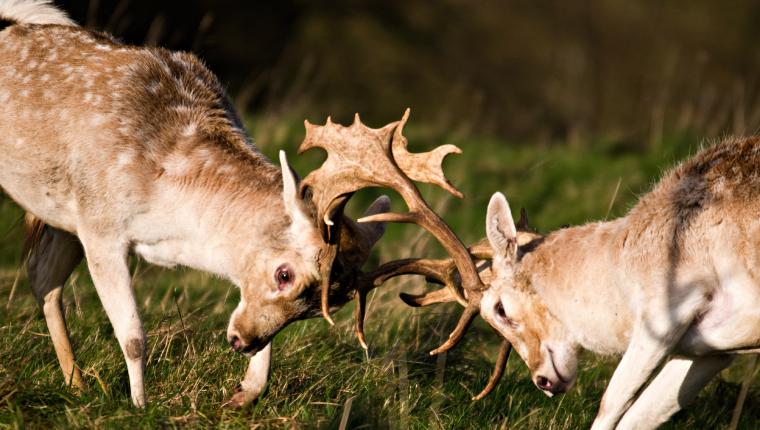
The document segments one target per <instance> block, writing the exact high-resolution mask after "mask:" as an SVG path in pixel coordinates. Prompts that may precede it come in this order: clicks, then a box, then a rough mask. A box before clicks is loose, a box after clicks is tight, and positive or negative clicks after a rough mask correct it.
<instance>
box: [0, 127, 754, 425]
mask: <svg viewBox="0 0 760 430" xmlns="http://www.w3.org/2000/svg"><path fill="white" fill-rule="evenodd" d="M252 129H254V130H256V127H255V126H254V127H253V128H252ZM409 134H410V137H411V141H412V144H413V150H424V149H428V148H430V147H431V146H432V145H428V144H424V143H423V142H432V141H435V142H437V143H455V144H458V145H460V146H461V147H462V148H463V149H464V151H465V153H464V154H463V155H461V156H458V157H451V158H450V159H449V160H447V162H446V171H447V172H448V176H449V177H450V178H451V179H452V181H453V182H454V183H455V184H457V185H458V186H459V187H460V189H461V190H462V191H463V192H464V193H465V194H466V196H467V197H466V199H465V200H463V201H459V200H456V199H452V198H448V197H446V196H445V195H444V193H442V192H440V191H437V190H433V189H431V188H430V187H422V189H423V192H424V194H425V195H426V197H428V199H429V201H430V202H431V204H432V205H433V206H434V207H435V208H436V209H437V210H440V211H441V212H442V213H443V214H444V217H445V219H446V220H447V221H448V222H450V223H451V225H452V226H453V228H454V229H455V230H456V231H457V232H458V233H459V234H460V235H461V237H462V238H463V239H464V240H465V241H467V242H470V241H473V240H476V239H478V238H480V237H481V236H482V235H483V217H484V213H485V207H486V203H487V201H488V198H489V197H490V195H491V193H493V192H494V191H497V190H498V191H503V192H505V194H506V195H507V197H508V198H509V199H510V202H511V204H512V206H513V208H514V209H515V210H516V209H517V208H519V207H521V206H524V207H526V208H527V209H528V213H529V214H530V216H531V221H532V223H533V224H534V225H536V226H537V227H538V228H539V229H541V230H542V231H548V230H550V229H552V228H556V227H558V226H560V225H562V224H566V223H571V224H574V223H580V222H584V221H586V220H591V219H602V218H605V217H613V216H618V215H621V214H624V213H625V211H626V210H627V208H629V207H630V205H631V204H632V203H633V202H634V201H635V200H636V197H637V195H640V194H641V193H642V192H644V191H646V189H648V187H649V185H650V184H651V183H652V182H653V181H654V180H656V178H657V177H659V175H660V172H661V171H662V169H663V168H665V167H667V166H670V165H671V164H672V162H673V161H674V160H678V159H681V158H682V157H684V156H686V155H687V154H689V153H690V152H692V153H693V152H694V151H696V150H697V149H698V146H699V142H697V141H695V140H692V139H687V138H682V139H670V140H668V141H667V142H665V143H663V144H662V145H661V148H662V149H661V150H659V151H650V152H646V153H641V152H635V151H632V150H629V149H627V148H626V147H625V146H622V145H620V144H616V143H614V142H593V144H590V145H589V146H588V148H590V149H578V148H576V149H570V148H567V147H565V146H549V147H540V146H538V147H537V146H529V145H509V144H508V143H505V142H500V141H493V140H488V139H480V140H464V139H457V138H448V139H446V138H444V139H441V138H436V137H435V136H430V135H427V134H426V133H425V132H424V130H414V129H412V130H411V132H410V133H409ZM268 137H269V139H267V140H269V142H270V144H269V145H267V146H264V147H263V148H262V149H263V150H264V152H265V153H266V154H267V155H269V156H270V158H271V159H276V157H275V155H276V151H277V149H279V148H280V147H286V148H288V149H289V154H290V158H291V160H292V162H293V164H294V165H295V167H296V168H297V170H298V171H299V172H301V173H302V174H303V173H305V172H306V171H307V170H308V169H311V168H314V167H315V166H316V165H317V162H318V160H319V157H320V156H319V155H318V154H315V155H308V156H304V157H296V156H295V151H294V148H295V146H296V144H297V141H298V139H300V137H301V131H300V129H298V128H289V127H281V130H280V131H277V132H274V133H272V136H268ZM262 140H264V139H262ZM616 190H617V191H616ZM377 194H378V192H377V191H367V192H362V193H359V195H358V196H357V198H356V201H355V202H353V203H352V207H351V208H350V210H351V211H352V212H353V213H356V212H358V210H359V209H360V208H361V207H363V206H364V205H366V204H367V203H368V202H369V201H370V200H371V199H372V198H374V197H375V196H376V195H377ZM396 200H398V199H396ZM395 204H396V205H398V208H399V209H400V208H401V207H402V206H401V204H400V203H398V202H396V203H395ZM21 215H22V213H21V211H20V210H19V209H18V208H17V207H15V206H14V204H13V203H12V202H10V201H8V200H4V201H3V202H2V203H0V235H2V241H1V243H0V428H45V427H47V428H59V427H71V428H154V427H169V428H172V427H190V428H205V427H209V426H213V427H220V428H250V427H253V428H258V427H264V428H268V427H274V428H279V427H306V428H337V427H338V426H339V423H340V420H341V417H342V416H343V415H344V414H346V413H347V414H348V428H447V429H448V428H502V427H504V428H540V429H545V428H552V429H575V428H583V427H588V426H589V425H590V423H591V421H592V420H593V417H594V415H595V413H596V409H597V407H598V404H599V399H600V398H601V395H602V393H603V391H604V388H605V386H606V383H607V380H608V379H609V377H610V375H611V372H612V370H613V369H614V360H611V359H603V358H596V357H592V356H586V357H584V359H583V360H582V362H581V366H580V374H579V378H578V383H577V385H576V386H575V388H574V389H573V390H572V391H571V392H570V393H568V394H566V395H564V396H561V397H559V398H555V399H548V398H546V397H545V396H544V395H543V394H541V393H540V392H539V391H538V390H537V389H535V388H534V387H533V385H532V384H531V382H530V380H529V378H528V372H527V369H526V368H525V365H524V364H523V363H522V362H521V361H520V360H519V359H518V358H517V357H516V356H514V357H513V358H512V360H510V363H509V367H508V370H507V373H506V375H505V377H504V379H503V382H502V384H501V385H500V386H499V387H498V388H497V389H496V390H495V392H494V393H492V394H491V395H490V396H488V397H487V398H486V399H485V400H483V401H480V402H478V403H472V402H471V401H470V400H469V399H470V397H471V396H472V395H473V394H474V393H476V392H477V391H479V390H480V389H481V388H482V387H483V385H484V384H485V382H486V379H487V377H488V374H489V372H490V370H491V365H492V363H493V361H494V359H495V356H496V350H497V345H498V339H497V338H496V337H495V336H494V335H493V333H492V332H491V330H490V329H489V328H488V327H487V326H486V325H485V324H484V323H483V322H482V321H478V322H477V323H476V324H475V326H474V327H473V328H471V330H470V333H469V334H468V336H467V337H466V339H465V341H463V342H462V343H461V344H460V345H459V346H458V347H457V348H456V349H454V350H453V351H451V352H449V353H448V354H446V355H442V356H440V357H430V356H429V355H428V354H427V351H429V350H430V349H432V348H434V347H435V346H437V345H438V344H439V343H440V342H441V341H442V340H443V339H445V337H446V336H447V334H448V331H449V330H450V329H451V328H452V326H453V324H454V322H455V320H456V318H457V316H458V314H459V312H460V309H459V308H458V307H457V305H454V304H448V305H440V306H437V307H433V308H429V309H422V310H418V309H409V308H405V307H403V306H402V304H401V302H400V301H399V300H398V299H396V295H397V293H398V292H399V291H401V290H404V291H408V290H409V291H420V290H422V289H423V288H425V287H424V286H423V285H422V284H421V282H420V281H419V280H415V279H404V280H402V281H397V282H393V283H390V284H389V285H388V286H386V287H383V288H382V289H380V290H377V291H376V293H374V295H373V296H371V299H370V301H369V312H368V317H367V324H366V327H367V337H368V341H369V343H370V350H369V354H368V355H365V354H364V351H363V350H362V349H361V348H360V347H359V345H358V343H357V342H356V340H355V339H354V337H353V334H352V329H351V324H352V318H351V312H352V309H351V308H352V305H348V306H347V307H346V308H345V309H343V310H342V311H341V312H339V313H338V314H337V318H336V319H337V321H338V324H337V326H335V327H333V328H329V327H328V326H327V324H326V323H325V322H324V321H322V320H319V319H315V320H310V321H305V322H299V323H296V324H293V325H291V326H290V327H289V328H287V329H286V330H284V331H283V332H282V333H281V334H280V335H278V336H277V338H276V339H275V342H274V363H273V366H272V371H271V379H270V384H269V388H268V390H267V392H266V393H265V394H264V396H263V397H262V398H261V399H260V400H259V401H257V402H256V403H255V404H254V405H252V406H250V407H248V408H245V409H244V410H241V411H228V410H221V409H220V408H219V406H220V405H221V404H222V403H223V402H224V401H226V400H227V399H228V397H229V396H230V393H231V390H232V389H233V388H234V386H235V384H236V383H237V382H238V381H239V379H240V378H241V377H242V375H243V373H244V371H245V367H246V364H247V363H246V360H245V359H244V358H243V357H242V356H239V355H236V354H234V353H232V352H231V351H230V348H229V347H228V346H227V345H226V342H225V341H224V330H225V327H226V324H227V318H228V316H229V314H230V312H231V311H232V309H233V308H234V306H235V304H236V302H237V300H238V292H237V291H236V290H235V289H234V288H231V287H230V285H228V284H227V283H225V282H222V281H220V280H217V279H215V278H213V277H210V276H207V275H204V274H201V273H198V272H194V271H190V270H176V271H168V270H163V269H160V268H156V267H151V266H146V265H145V264H144V263H142V262H138V261H133V270H134V273H135V285H136V289H137V296H138V300H139V303H140V305H141V308H142V315H143V319H144V325H145V328H146V331H147V333H148V367H147V373H146V387H147V393H148V396H149V402H150V404H149V406H148V407H147V408H146V409H145V410H135V409H133V408H132V407H130V402H129V389H128V379H127V374H126V366H125V364H124V361H123V358H122V355H121V352H120V350H119V348H118V345H117V343H116V341H115V339H114V338H113V334H112V330H111V327H110V325H109V323H108V321H107V318H106V317H105V314H104V312H103V310H102V309H101V307H100V304H99V302H98V300H97V297H96V295H95V292H94V288H93V286H92V283H91V281H90V280H89V276H88V275H87V272H86V269H85V268H84V266H82V267H80V268H79V269H78V270H77V271H76V273H75V275H74V276H73V277H72V279H71V280H70V285H69V286H68V287H67V289H66V295H65V302H66V308H67V315H68V322H69V327H70V329H71V335H72V338H73V342H74V347H75V349H76V353H77V361H78V364H79V366H80V367H81V368H82V369H83V370H84V373H85V380H86V382H87V384H88V386H89V389H88V390H87V391H86V392H85V393H84V394H83V395H81V396H80V397H77V396H75V395H74V392H73V391H72V390H70V389H69V388H67V387H65V386H63V384H62V381H63V378H62V376H61V373H60V370H59V368H58V364H57V361H56V358H55V354H54V352H53V348H52V345H51V343H50V341H49V338H48V336H47V334H46V333H47V330H46V328H45V324H44V321H43V320H42V318H41V314H40V312H39V310H38V309H37V306H36V304H35V302H34V300H33V298H32V296H31V293H30V291H29V289H28V283H27V281H26V279H25V277H24V276H23V275H22V276H21V277H20V279H19V282H18V284H17V288H16V289H15V291H14V292H13V297H11V294H12V293H11V292H12V290H13V285H14V280H15V279H16V274H17V268H18V264H19V258H18V255H19V252H20V247H21V235H22V232H21V225H20V218H21ZM401 244H403V246H401ZM421 253H433V254H436V253H440V251H439V250H437V246H435V244H434V243H433V242H431V241H430V239H429V238H428V237H427V235H423V234H420V233H419V232H418V229H417V228H415V227H413V226H408V225H407V226H392V227H391V228H390V229H389V232H388V235H387V237H386V238H384V239H383V241H382V242H381V244H380V245H379V247H378V249H377V251H376V253H375V256H374V259H373V261H372V262H371V264H376V263H377V262H378V261H381V260H382V261H384V260H387V259H390V258H396V257H400V256H405V255H413V254H421ZM734 373H738V374H739V375H741V371H740V369H738V370H735V371H734ZM738 380H739V379H738V378H737V377H736V376H733V377H724V378H718V379H716V381H714V382H713V383H711V384H710V385H709V387H708V388H707V389H706V390H705V391H704V392H703V393H702V394H701V395H700V397H699V399H698V400H697V402H696V404H695V405H693V406H692V407H691V408H689V409H687V410H686V411H683V412H681V413H679V414H678V415H677V416H676V417H675V419H674V420H673V421H672V422H671V423H669V424H668V426H667V427H668V428H683V429H687V428H688V429H691V428H715V427H722V426H726V425H727V424H728V421H729V420H730V416H731V410H732V408H733V406H734V402H735V400H736V396H737V393H738V389H739V384H738V382H737V381H738ZM757 386H758V388H760V384H758V385H757ZM756 394H757V392H756V391H752V392H751V393H750V396H749V397H748V399H747V403H746V405H745V412H744V414H743V420H742V422H741V426H742V428H753V427H754V421H755V418H756V417H760V404H759V403H758V402H757V396H756ZM349 405H350V407H349Z"/></svg>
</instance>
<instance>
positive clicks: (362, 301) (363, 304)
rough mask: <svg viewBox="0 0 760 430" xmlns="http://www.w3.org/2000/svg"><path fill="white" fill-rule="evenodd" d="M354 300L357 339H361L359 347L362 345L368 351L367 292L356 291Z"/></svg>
mask: <svg viewBox="0 0 760 430" xmlns="http://www.w3.org/2000/svg"><path fill="white" fill-rule="evenodd" d="M354 300H356V307H355V308H354V318H355V319H356V322H355V325H354V331H355V332H356V338H357V339H359V345H361V346H362V348H364V350H365V351H366V350H367V349H369V347H368V346H367V339H366V337H365V336H364V314H365V313H366V312H367V292H366V291H365V290H358V291H356V295H355V296H354Z"/></svg>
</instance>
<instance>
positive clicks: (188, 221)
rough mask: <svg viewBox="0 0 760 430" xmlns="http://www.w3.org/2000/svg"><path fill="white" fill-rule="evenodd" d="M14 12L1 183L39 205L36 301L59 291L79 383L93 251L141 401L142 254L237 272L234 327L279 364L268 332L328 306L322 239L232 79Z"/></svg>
mask: <svg viewBox="0 0 760 430" xmlns="http://www.w3.org/2000/svg"><path fill="white" fill-rule="evenodd" d="M2 13H5V15H0V18H5V19H6V21H7V20H8V19H10V21H14V22H16V24H15V25H11V26H9V27H7V28H5V29H3V30H2V31H0V151H2V153H3V157H2V159H0V186H1V187H2V188H3V190H4V191H5V192H6V194H8V195H9V196H10V197H11V198H13V199H14V200H15V201H16V202H17V203H18V204H19V205H21V206H22V207H23V208H24V209H25V210H26V211H27V213H29V214H30V215H29V218H28V221H29V222H28V225H29V234H28V241H27V252H28V253H30V255H34V254H36V253H39V254H40V255H39V258H37V259H36V260H34V261H31V260H30V263H31V264H30V269H29V270H30V278H32V277H35V279H38V281H37V283H36V284H35V285H33V286H32V287H33V290H34V291H35V295H37V297H38V299H39V300H41V301H45V303H48V301H49V302H50V303H51V304H50V305H49V306H47V307H43V311H44V313H45V316H46V319H47V320H48V325H49V326H50V327H53V326H56V327H58V329H56V333H55V334H53V333H52V329H51V337H52V338H53V339H52V340H53V343H54V345H56V351H57V352H59V350H60V351H61V353H60V354H59V361H60V362H61V365H62V367H63V371H64V374H65V375H66V378H67V381H69V380H70V377H71V374H72V372H71V368H70V364H73V360H74V358H73V351H71V348H70V341H69V339H68V334H67V332H66V330H65V321H64V319H63V314H62V311H61V309H59V308H60V306H59V299H60V292H61V290H62V287H63V283H64V282H65V280H66V278H67V277H68V275H69V274H70V273H71V270H73V268H74V267H75V265H76V263H78V262H79V259H81V257H82V255H81V252H82V250H84V254H85V256H86V258H87V264H88V268H89V270H90V274H91V275H92V278H93V281H94V283H95V287H96V290H97V292H98V296H99V297H100V299H101V302H102V303H103V306H104V308H105V310H106V313H107V315H108V317H109V319H110V320H111V323H112V325H113V326H114V334H115V336H116V338H117V339H118V341H119V344H120V346H121V347H122V350H123V352H124V356H125V360H126V361H127V370H128V373H129V376H130V386H131V391H132V400H133V402H134V403H135V404H136V405H138V406H141V405H143V404H144V403H145V394H144V392H143V380H142V379H143V367H144V363H145V358H144V351H145V338H144V333H143V328H142V323H141V321H140V318H139V312H138V310H137V305H136V302H135V298H134V292H133V291H132V285H131V280H130V276H129V270H128V267H127V264H126V263H127V255H128V253H130V252H133V253H135V254H137V255H139V256H141V257H142V258H144V259H146V260H147V261H149V262H151V263H155V264H159V265H163V266H167V267H173V266H176V265H184V266H188V267H193V268H196V269H200V270H205V271H208V272H211V273H214V274H217V275H219V276H221V277H224V278H226V279H229V280H230V281H232V282H233V283H234V284H235V285H237V286H238V287H239V288H240V290H241V300H240V305H239V306H238V308H237V309H236V310H235V312H234V313H233V316H232V318H231V321H230V326H229V329H228V336H230V338H231V339H232V337H233V336H235V337H237V338H238V339H239V343H238V346H239V349H240V350H241V351H242V352H245V353H247V354H248V355H250V356H252V357H254V356H257V355H256V353H257V351H259V350H262V349H264V350H265V352H264V354H265V355H267V356H266V357H261V356H259V357H258V358H256V359H255V360H252V364H251V365H252V366H253V365H257V366H259V365H260V366H263V365H264V364H266V367H267V369H268V366H269V357H268V355H269V353H270V351H271V348H267V347H266V345H267V344H268V343H269V341H270V340H271V338H272V337H273V336H274V335H275V334H276V333H277V332H278V331H279V330H281V329H282V328H283V327H284V326H286V325H287V324H289V323H290V322H292V321H295V320H298V319H301V318H306V317H309V316H313V315H315V313H316V311H317V310H318V309H319V304H318V300H317V299H316V295H315V294H314V292H316V287H317V285H318V284H319V279H318V278H319V276H318V275H319V271H318V268H317V256H318V254H319V252H320V249H321V247H322V239H321V236H320V234H319V231H318V230H317V229H316V226H315V222H314V220H313V218H311V217H310V216H309V208H308V207H306V206H305V205H304V204H303V202H301V201H300V200H299V199H300V197H299V196H297V195H296V194H295V193H292V195H286V194H285V191H286V190H285V188H284V185H283V184H284V182H283V172H282V171H281V170H280V168H278V167H277V166H275V165H273V164H272V163H271V162H270V161H269V160H267V159H266V158H265V157H264V156H263V155H262V154H261V153H259V151H258V150H257V149H256V148H255V147H254V146H253V144H252V142H251V141H250V139H249V138H248V136H247V134H246V132H245V130H244V128H243V124H242V122H241V120H240V118H239V117H238V116H237V114H236V113H235V111H234V109H233V108H232V104H231V102H230V100H229V97H228V96H227V94H226V93H225V91H224V89H223V87H222V85H221V84H220V83H219V81H218V80H217V79H216V77H215V76H214V75H213V74H212V73H211V72H210V71H209V70H208V69H206V68H205V66H204V65H203V64H202V62H201V61H200V60H198V59H197V58H196V57H195V56H193V55H192V54H188V53H179V52H170V51H167V50H165V49H160V48H141V47H134V46H127V45H123V44H121V43H119V42H118V41H116V40H114V39H113V38H112V37H111V36H109V35H107V34H103V33H98V32H93V31H89V30H85V29H82V28H79V27H76V26H74V25H73V23H71V21H70V20H68V18H67V17H66V16H65V14H64V13H62V12H60V11H58V10H56V9H55V8H54V7H52V6H51V5H49V4H48V3H47V2H45V1H40V0H13V1H10V2H8V1H6V2H5V3H1V4H0V14H2ZM29 17H34V19H33V20H32V18H29ZM60 24H65V25H60ZM289 173H290V172H289V170H288V176H289ZM289 180H290V179H289ZM353 233H355V234H358V235H362V234H365V233H369V232H368V231H364V230H362V229H358V228H357V229H354V230H353V231H351V232H349V233H348V234H349V235H350V234H353ZM372 234H374V233H372ZM72 235H73V236H72ZM74 236H75V237H76V238H74V239H72V238H73V237H74ZM46 238H47V239H46ZM64 238H65V240H64ZM348 239H350V238H348ZM72 240H73V241H74V243H73V244H72V243H71V241H72ZM354 240H355V244H356V246H354V247H353V248H350V249H348V250H347V252H346V253H345V255H343V256H342V258H344V259H345V260H346V261H349V262H351V261H354V262H358V261H360V260H362V259H363V258H366V253H367V252H368V248H369V247H371V245H372V243H373V242H374V241H373V240H370V241H367V240H366V238H354ZM46 241H48V242H50V243H51V244H52V245H51V246H43V243H47V242H46ZM80 242H81V245H80ZM353 253H356V254H357V255H353ZM61 259H63V260H61ZM58 260H61V261H64V260H65V261H66V263H67V264H58V263H56V261H58ZM69 263H71V264H69ZM282 264H289V265H290V266H291V268H292V269H293V271H294V279H293V282H292V283H291V284H289V285H288V286H287V287H286V288H278V284H277V282H276V280H275V273H276V269H277V268H278V267H279V266H281V265H282ZM59 266H60V267H59ZM64 272H65V273H64ZM51 274H52V275H55V276H51ZM48 278H50V279H48ZM343 293H344V294H343V295H345V291H344V292H343ZM48 297H49V298H50V300H48ZM338 302H339V301H336V303H338ZM343 302H345V300H343ZM53 304H56V305H55V306H53ZM56 306H57V307H56ZM59 345H60V346H61V348H59ZM257 363H258V364H257ZM66 367H69V368H68V369H67V368H66ZM267 374H268V371H266V372H265V371H261V370H259V371H253V370H251V371H249V372H248V373H247V375H253V376H250V377H251V378H255V381H248V380H246V381H245V382H246V383H245V384H243V385H244V386H246V387H249V388H250V389H251V390H254V391H255V392H254V391H250V392H248V393H246V396H245V398H246V399H249V400H250V399H252V398H255V397H256V396H257V395H258V394H259V392H260V391H261V390H263V387H264V385H265V383H266V376H267ZM78 375H79V374H78V371H77V370H75V374H74V378H75V380H76V379H77V378H79V376H78ZM247 378H248V376H247ZM262 378H263V379H262ZM253 387H255V388H253Z"/></svg>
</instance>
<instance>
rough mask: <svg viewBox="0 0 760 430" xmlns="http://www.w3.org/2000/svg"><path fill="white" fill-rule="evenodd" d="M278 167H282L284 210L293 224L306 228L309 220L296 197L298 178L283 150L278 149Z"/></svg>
mask: <svg viewBox="0 0 760 430" xmlns="http://www.w3.org/2000/svg"><path fill="white" fill-rule="evenodd" d="M280 168H281V169H282V201H283V203H284V204H285V212H287V213H288V215H289V216H290V219H291V220H292V222H293V224H296V226H297V227H299V228H300V227H303V228H307V227H308V225H309V224H311V222H310V221H309V217H308V216H306V214H305V213H304V211H303V210H302V209H301V205H300V203H299V198H298V180H297V179H296V176H295V175H294V174H293V171H292V170H291V169H290V166H289V165H288V157H287V156H286V155H285V151H280Z"/></svg>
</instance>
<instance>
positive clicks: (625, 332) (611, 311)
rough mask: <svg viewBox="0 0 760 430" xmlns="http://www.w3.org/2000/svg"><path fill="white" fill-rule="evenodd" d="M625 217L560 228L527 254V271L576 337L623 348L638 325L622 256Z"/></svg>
mask: <svg viewBox="0 0 760 430" xmlns="http://www.w3.org/2000/svg"><path fill="white" fill-rule="evenodd" d="M626 231H627V222H626V219H625V218H620V219H617V220H614V221H609V222H599V223H590V224H586V225H583V226H578V227H571V228H566V229H562V230H558V231H555V232H553V233H551V234H550V235H548V236H547V237H546V238H545V239H544V241H543V242H542V243H541V244H540V245H539V246H538V247H537V248H536V249H535V251H533V252H531V253H529V254H526V256H525V257H524V258H523V260H522V264H521V270H522V271H523V273H526V274H528V278H529V279H530V282H531V287H532V289H533V290H534V291H535V292H536V293H537V294H538V296H539V297H540V298H541V299H542V300H543V301H544V303H545V305H546V306H547V308H548V309H549V311H550V312H552V314H554V315H555V316H556V317H557V319H558V320H559V321H560V322H561V323H562V324H563V325H564V326H565V329H566V331H567V333H568V334H569V335H570V336H571V337H572V338H573V340H574V342H575V343H576V344H577V345H579V346H581V347H583V348H585V349H589V350H591V351H594V352H596V353H601V354H614V353H621V352H623V351H624V350H625V348H626V347H627V345H628V340H629V337H630V330H631V327H632V325H633V315H634V309H633V306H634V305H633V303H635V301H634V300H633V299H634V298H633V297H632V294H633V289H632V288H631V286H630V285H629V283H628V282H626V281H627V274H626V273H625V272H624V267H625V266H624V265H623V264H622V263H623V262H622V260H621V257H620V250H621V246H623V245H624V242H625V237H626Z"/></svg>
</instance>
